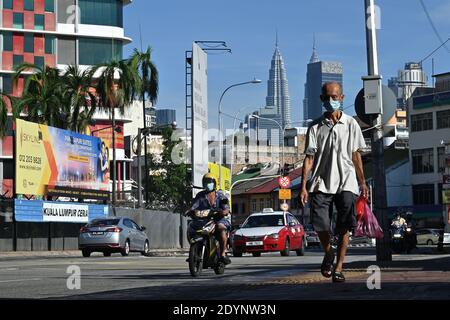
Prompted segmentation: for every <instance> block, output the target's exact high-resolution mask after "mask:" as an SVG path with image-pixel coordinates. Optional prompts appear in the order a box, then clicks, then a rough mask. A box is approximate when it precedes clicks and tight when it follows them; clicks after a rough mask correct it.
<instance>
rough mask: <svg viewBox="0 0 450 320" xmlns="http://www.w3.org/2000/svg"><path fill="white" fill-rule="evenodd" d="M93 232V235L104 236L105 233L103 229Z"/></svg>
mask: <svg viewBox="0 0 450 320" xmlns="http://www.w3.org/2000/svg"><path fill="white" fill-rule="evenodd" d="M91 233H92V235H93V236H102V235H103V234H104V232H103V231H94V232H91Z"/></svg>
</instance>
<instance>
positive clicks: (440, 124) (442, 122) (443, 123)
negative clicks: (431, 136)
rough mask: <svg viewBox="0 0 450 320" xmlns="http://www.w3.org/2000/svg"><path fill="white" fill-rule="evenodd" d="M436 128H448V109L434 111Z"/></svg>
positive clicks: (449, 115) (449, 116)
mask: <svg viewBox="0 0 450 320" xmlns="http://www.w3.org/2000/svg"><path fill="white" fill-rule="evenodd" d="M436 118H437V128H438V129H443V128H450V110H444V111H438V112H436Z"/></svg>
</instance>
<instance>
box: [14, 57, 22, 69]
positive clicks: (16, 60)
mask: <svg viewBox="0 0 450 320" xmlns="http://www.w3.org/2000/svg"><path fill="white" fill-rule="evenodd" d="M22 63H23V56H16V55H14V56H13V67H14V68H15V67H17V66H20V65H21V64H22Z"/></svg>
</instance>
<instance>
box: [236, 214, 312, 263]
mask: <svg viewBox="0 0 450 320" xmlns="http://www.w3.org/2000/svg"><path fill="white" fill-rule="evenodd" d="M232 243H233V255H234V256H235V257H240V256H242V254H243V253H244V252H248V253H252V254H253V256H255V257H259V256H260V255H261V253H262V252H273V251H280V253H281V255H282V256H288V255H289V254H290V251H296V253H297V255H299V256H302V255H304V254H305V246H306V241H305V231H304V228H303V226H302V225H301V224H300V222H298V220H297V219H296V218H295V217H294V216H293V215H292V214H291V213H290V212H283V211H276V212H274V211H273V209H264V210H263V212H260V213H254V214H252V215H250V216H249V217H248V218H247V219H246V220H245V222H244V223H243V224H242V227H241V228H239V229H238V230H236V232H235V233H234V235H233V240H232Z"/></svg>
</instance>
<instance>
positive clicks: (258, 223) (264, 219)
mask: <svg viewBox="0 0 450 320" xmlns="http://www.w3.org/2000/svg"><path fill="white" fill-rule="evenodd" d="M278 226H284V222H283V216H281V215H273V214H272V215H266V216H262V215H261V216H252V217H249V218H248V220H247V221H246V222H245V223H244V225H243V226H242V228H258V227H278Z"/></svg>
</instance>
